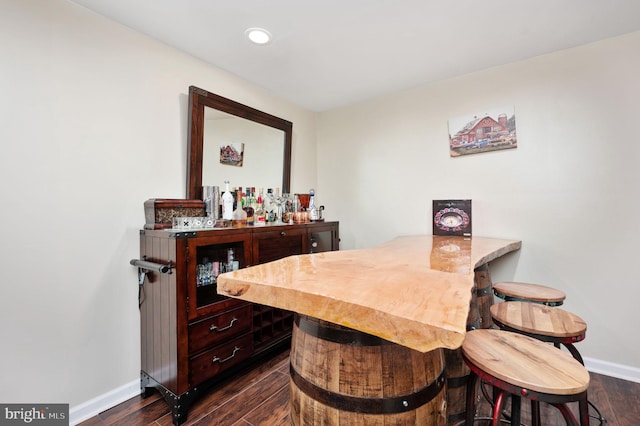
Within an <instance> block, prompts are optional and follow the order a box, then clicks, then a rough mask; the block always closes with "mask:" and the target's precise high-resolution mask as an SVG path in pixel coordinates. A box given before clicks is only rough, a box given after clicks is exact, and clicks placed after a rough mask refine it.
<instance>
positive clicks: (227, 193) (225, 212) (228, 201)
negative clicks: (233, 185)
mask: <svg viewBox="0 0 640 426" xmlns="http://www.w3.org/2000/svg"><path fill="white" fill-rule="evenodd" d="M224 186H225V190H224V193H223V194H222V203H221V204H222V218H223V219H227V220H231V219H233V195H231V190H230V189H229V181H228V180H225V181H224Z"/></svg>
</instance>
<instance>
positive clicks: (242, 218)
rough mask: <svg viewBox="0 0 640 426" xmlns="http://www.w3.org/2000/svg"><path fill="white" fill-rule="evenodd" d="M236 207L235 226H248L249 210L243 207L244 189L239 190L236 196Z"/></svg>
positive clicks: (234, 212) (233, 220)
mask: <svg viewBox="0 0 640 426" xmlns="http://www.w3.org/2000/svg"><path fill="white" fill-rule="evenodd" d="M236 200H237V201H236V209H235V210H234V211H233V215H232V219H231V220H232V224H233V226H247V212H245V211H244V210H243V209H242V191H238V195H237V196H236Z"/></svg>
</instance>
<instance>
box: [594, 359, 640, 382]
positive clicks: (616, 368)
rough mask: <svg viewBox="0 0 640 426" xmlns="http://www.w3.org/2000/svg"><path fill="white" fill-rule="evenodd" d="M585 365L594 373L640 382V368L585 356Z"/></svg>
mask: <svg viewBox="0 0 640 426" xmlns="http://www.w3.org/2000/svg"><path fill="white" fill-rule="evenodd" d="M584 365H585V367H587V370H589V371H591V372H593V373H598V374H604V375H605V376H610V377H615V378H618V379H623V380H628V381H630V382H636V383H640V368H635V367H630V366H628V365H622V364H615V363H613V362H609V361H601V360H599V359H593V358H584Z"/></svg>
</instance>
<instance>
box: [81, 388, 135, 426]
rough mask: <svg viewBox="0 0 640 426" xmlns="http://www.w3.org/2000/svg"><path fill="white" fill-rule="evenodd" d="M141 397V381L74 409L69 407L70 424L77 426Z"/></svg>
mask: <svg viewBox="0 0 640 426" xmlns="http://www.w3.org/2000/svg"><path fill="white" fill-rule="evenodd" d="M136 395H140V380H139V379H138V380H134V381H132V382H130V383H127V384H126V385H122V386H120V387H119V388H117V389H114V390H112V391H109V392H107V393H105V394H102V395H100V396H97V397H96V398H93V399H92V400H90V401H87V402H83V403H82V404H79V405H76V406H74V407H69V424H70V425H77V424H78V423H81V422H83V421H85V420H87V419H90V418H91V417H93V416H97V415H98V414H100V413H102V412H103V411H106V410H108V409H109V408H113V407H115V406H116V405H118V404H120V403H121V402H124V401H126V400H128V399H131V398H133V397H134V396H136Z"/></svg>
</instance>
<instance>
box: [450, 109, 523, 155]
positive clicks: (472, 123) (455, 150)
mask: <svg viewBox="0 0 640 426" xmlns="http://www.w3.org/2000/svg"><path fill="white" fill-rule="evenodd" d="M517 147H518V138H517V137H516V115H515V112H514V108H513V107H508V108H492V109H490V110H487V111H485V112H482V113H475V114H469V115H465V116H460V117H456V118H450V119H449V151H450V153H451V156H452V157H458V156H461V155H468V154H478V153H480V152H488V151H497V150H501V149H510V148H517Z"/></svg>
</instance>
